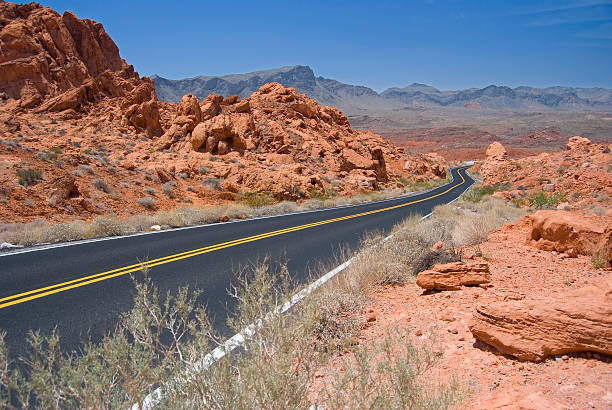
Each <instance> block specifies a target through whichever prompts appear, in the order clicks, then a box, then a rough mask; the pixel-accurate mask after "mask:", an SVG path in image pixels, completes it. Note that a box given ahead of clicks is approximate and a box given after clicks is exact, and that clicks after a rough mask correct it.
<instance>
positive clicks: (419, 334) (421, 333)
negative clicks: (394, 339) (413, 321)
mask: <svg viewBox="0 0 612 410" xmlns="http://www.w3.org/2000/svg"><path fill="white" fill-rule="evenodd" d="M414 334H415V335H417V336H423V331H422V330H421V329H417V331H416V332H414Z"/></svg>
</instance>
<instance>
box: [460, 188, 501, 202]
mask: <svg viewBox="0 0 612 410" xmlns="http://www.w3.org/2000/svg"><path fill="white" fill-rule="evenodd" d="M499 189H500V185H499V184H494V185H485V186H476V185H474V186H472V188H471V189H470V190H469V191H468V192H466V193H465V194H463V199H465V200H466V201H471V202H480V201H481V200H482V198H484V197H485V196H489V195H492V194H494V193H495V192H497V191H499Z"/></svg>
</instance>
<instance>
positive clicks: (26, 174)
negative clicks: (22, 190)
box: [17, 168, 43, 188]
mask: <svg viewBox="0 0 612 410" xmlns="http://www.w3.org/2000/svg"><path fill="white" fill-rule="evenodd" d="M17 177H18V178H19V184H20V185H23V186H24V187H26V188H27V187H29V186H30V185H36V184H37V183H38V182H39V181H41V180H42V179H43V177H42V172H40V171H39V170H37V169H34V168H28V169H18V170H17Z"/></svg>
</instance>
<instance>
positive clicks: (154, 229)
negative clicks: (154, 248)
mask: <svg viewBox="0 0 612 410" xmlns="http://www.w3.org/2000/svg"><path fill="white" fill-rule="evenodd" d="M149 229H150V230H152V231H161V226H159V225H151V227H150V228H149Z"/></svg>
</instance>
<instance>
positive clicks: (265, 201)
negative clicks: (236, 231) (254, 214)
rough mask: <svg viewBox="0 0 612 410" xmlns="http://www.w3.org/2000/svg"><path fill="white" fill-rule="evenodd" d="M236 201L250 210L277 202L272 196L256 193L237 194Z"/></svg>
mask: <svg viewBox="0 0 612 410" xmlns="http://www.w3.org/2000/svg"><path fill="white" fill-rule="evenodd" d="M236 201H237V202H240V203H244V204H246V205H248V206H250V207H251V208H259V207H262V206H267V205H272V204H275V203H276V202H278V200H277V199H276V198H274V197H273V196H272V195H270V194H268V193H258V192H239V193H238V195H236Z"/></svg>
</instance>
